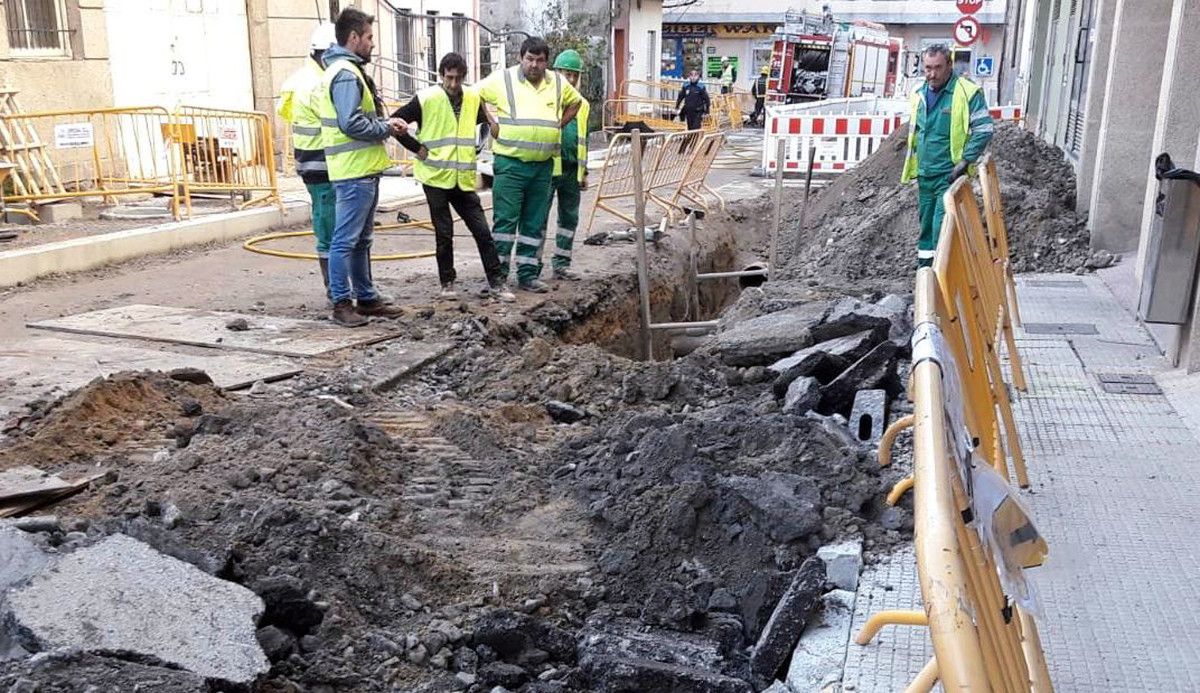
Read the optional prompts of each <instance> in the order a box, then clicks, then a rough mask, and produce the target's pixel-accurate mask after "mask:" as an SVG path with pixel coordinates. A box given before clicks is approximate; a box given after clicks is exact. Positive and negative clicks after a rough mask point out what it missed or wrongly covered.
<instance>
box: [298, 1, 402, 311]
mask: <svg viewBox="0 0 1200 693" xmlns="http://www.w3.org/2000/svg"><path fill="white" fill-rule="evenodd" d="M374 21H375V18H374V17H372V16H371V15H369V14H366V13H365V12H361V11H359V10H356V9H354V8H353V7H348V8H346V9H344V10H342V12H341V13H340V14H338V17H337V21H336V22H335V33H336V35H337V43H338V45H336V46H333V47H331V48H330V49H329V50H327V51H325V55H324V61H325V73H324V75H323V76H322V82H321V85H322V86H321V90H320V92H319V96H318V98H317V114H318V115H319V116H320V117H321V137H322V143H323V144H324V146H325V163H326V166H327V168H328V170H329V180H330V181H332V182H333V191H334V195H335V196H336V198H337V202H336V208H335V217H336V219H335V221H334V227H333V239H332V240H331V241H330V244H329V293H330V294H331V300H332V301H333V321H334V322H336V323H338V324H339V325H343V326H345V327H358V326H359V325H365V324H366V323H367V317H366V316H370V315H379V316H385V317H388V316H395V315H400V314H401V313H402V311H401V310H400V308H399V307H397V306H392V305H389V304H388V303H387V301H386V300H385V299H384V298H383V297H381V296H380V295H379V293H378V292H377V291H375V286H374V282H373V281H372V279H371V241H372V239H373V237H374V229H375V208H376V207H377V206H378V204H379V176H380V174H382V173H383V172H384V171H385V170H387V169H389V168H391V166H392V160H391V157H390V156H388V152H387V149H386V148H385V147H384V144H383V143H384V141H386V140H387V139H388V138H389V137H392V136H393V135H401V134H403V133H404V132H405V131H406V129H407V125H406V124H405V122H404V121H403V120H400V119H399V118H392V119H390V120H389V119H385V118H383V117H382V116H383V114H382V113H381V111H380V107H379V106H378V105H377V104H378V103H381V102H379V100H378V98H377V97H376V95H375V89H374V86H373V83H372V82H371V81H369V80H368V79H367V76H366V74H364V72H363V69H362V66H363V65H364V64H366V63H367V62H369V61H370V60H371V49H372V48H373V47H374V31H373V29H372V26H371V25H372V24H373V23H374ZM351 299H354V300H353V301H352V300H351Z"/></svg>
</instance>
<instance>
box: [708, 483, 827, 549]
mask: <svg viewBox="0 0 1200 693" xmlns="http://www.w3.org/2000/svg"><path fill="white" fill-rule="evenodd" d="M717 483H718V485H720V486H721V487H722V488H723V489H728V490H730V491H732V492H733V493H734V494H736V495H738V496H740V497H741V498H742V500H744V501H745V502H746V504H747V505H749V506H750V517H751V519H752V520H753V521H754V523H755V524H756V525H758V527H759V529H761V530H762V531H764V532H766V533H767V536H769V537H771V539H773V540H774V541H777V542H780V543H787V542H789V541H793V540H795V539H801V538H803V537H806V536H808V535H810V534H813V533H814V532H817V531H820V529H821V523H822V520H821V512H822V509H823V506H822V505H821V492H820V490H819V489H817V485H816V482H814V481H813V480H812V479H809V478H807V477H803V476H800V475H798V474H788V473H786V472H763V474H762V476H758V477H752V476H730V477H723V478H721V479H719V480H718V481H717Z"/></svg>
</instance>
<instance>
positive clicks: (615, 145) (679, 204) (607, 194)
mask: <svg viewBox="0 0 1200 693" xmlns="http://www.w3.org/2000/svg"><path fill="white" fill-rule="evenodd" d="M635 136H636V137H635ZM635 142H636V143H637V144H635ZM724 142H725V135H724V134H723V133H719V132H715V133H705V132H703V131H701V130H688V131H684V132H675V133H670V134H667V133H662V132H657V133H649V134H646V133H641V132H639V131H636V130H635V131H634V132H629V133H618V134H616V135H614V136H613V138H612V139H611V140H610V141H609V145H608V150H607V151H606V153H605V156H604V163H603V165H602V166H601V169H600V176H599V181H600V182H599V183H598V185H597V187H596V200H595V202H594V203H593V205H592V211H591V214H590V215H589V216H588V223H587V228H586V229H585V230H584V232H585V233H590V232H591V228H592V224H593V223H594V222H595V220H596V214H597V213H598V212H599V211H601V210H602V211H605V212H607V213H609V214H611V215H613V216H615V217H617V218H619V219H621V220H623V221H625V222H627V223H629V224H634V225H636V221H635V218H634V216H633V211H632V210H629V209H628V207H626V206H624V204H623V203H628V202H630V201H634V200H635V197H636V195H637V194H639V193H640V194H642V195H643V196H644V197H645V199H647V200H649V201H651V202H653V203H654V204H656V205H658V206H659V207H661V208H662V210H663V212H664V215H665V216H666V218H667V219H668V220H670V221H674V220H675V218H676V214H679V213H682V212H684V206H683V202H684V201H685V200H686V201H688V202H691V203H692V204H694V205H696V206H697V207H699V208H701V209H704V210H706V211H707V210H708V208H709V206H710V198H711V199H712V200H714V201H715V202H712V203H711V204H716V205H718V206H720V207H721V208H722V209H723V208H724V206H725V201H724V200H723V199H721V196H720V195H719V194H717V192H716V191H715V190H712V189H711V188H709V187H708V186H707V185H706V179H707V177H708V172H709V171H710V170H711V169H712V164H713V162H714V161H715V160H716V157H717V155H718V154H719V153H720V150H721V146H722V145H723V143H724ZM635 147H636V148H637V149H638V151H637V154H638V156H636V157H635V156H634V148H635Z"/></svg>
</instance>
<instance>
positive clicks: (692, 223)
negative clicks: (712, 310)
mask: <svg viewBox="0 0 1200 693" xmlns="http://www.w3.org/2000/svg"><path fill="white" fill-rule="evenodd" d="M688 267H689V269H690V270H691V271H690V272H688V299H689V300H690V301H691V306H689V310H688V317H689V318H691V319H692V320H699V319H700V281H699V279H698V278H697V275H699V274H700V258H699V257H697V249H696V213H695V212H691V213H689V214H688Z"/></svg>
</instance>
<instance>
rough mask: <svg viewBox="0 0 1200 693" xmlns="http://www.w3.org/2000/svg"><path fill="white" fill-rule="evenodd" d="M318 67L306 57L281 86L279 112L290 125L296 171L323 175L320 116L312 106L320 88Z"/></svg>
mask: <svg viewBox="0 0 1200 693" xmlns="http://www.w3.org/2000/svg"><path fill="white" fill-rule="evenodd" d="M323 72H324V71H323V70H322V69H321V66H320V65H319V64H317V62H316V61H315V60H311V59H310V60H306V61H305V64H304V67H302V68H300V69H299V70H296V71H295V72H294V73H292V75H291V76H290V77H288V78H287V80H286V81H284V83H283V87H282V88H281V89H280V92H279V93H280V98H279V115H280V117H282V118H283V119H284V120H286V121H288V122H289V123H290V124H291V126H292V150H293V151H294V153H295V159H296V173H298V174H300V175H301V176H302V177H303V176H305V175H306V174H309V175H311V174H324V173H325V171H326V166H327V165H326V163H325V149H324V146H323V144H322V142H321V117H320V116H319V115H317V109H316V106H315V102H316V99H315V97H316V94H317V92H318V91H319V90H320V88H321V75H322V74H323Z"/></svg>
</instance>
